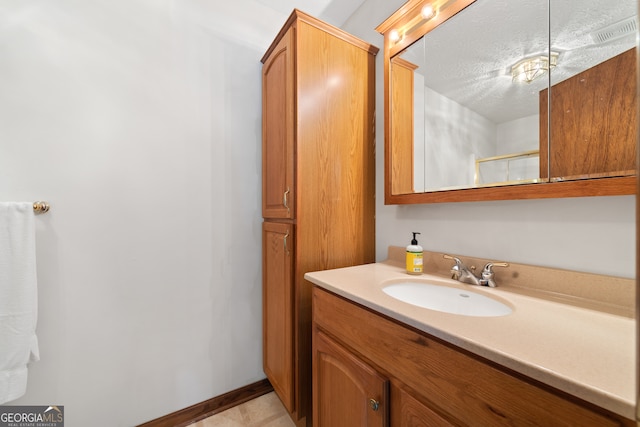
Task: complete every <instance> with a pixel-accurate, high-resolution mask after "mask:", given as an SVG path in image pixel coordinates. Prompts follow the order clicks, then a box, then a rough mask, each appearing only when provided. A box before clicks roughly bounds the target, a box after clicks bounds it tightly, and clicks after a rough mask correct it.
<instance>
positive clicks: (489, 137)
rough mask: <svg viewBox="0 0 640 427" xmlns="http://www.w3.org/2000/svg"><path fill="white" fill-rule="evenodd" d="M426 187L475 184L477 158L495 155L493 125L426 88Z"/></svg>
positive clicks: (432, 188) (439, 187) (456, 186)
mask: <svg viewBox="0 0 640 427" xmlns="http://www.w3.org/2000/svg"><path fill="white" fill-rule="evenodd" d="M424 93H425V108H424V110H425V120H424V125H425V138H424V142H425V148H424V151H425V179H424V182H425V188H426V189H427V190H434V189H441V188H468V187H472V186H473V185H474V181H475V179H474V178H475V170H476V159H477V158H484V157H491V156H495V155H496V135H497V134H496V132H497V130H496V128H497V127H496V125H495V123H493V122H491V121H490V120H488V119H487V118H485V117H483V116H481V115H480V114H478V113H476V112H474V111H472V110H470V109H469V108H467V107H465V106H464V105H461V104H459V103H457V102H455V101H453V100H451V99H449V98H447V97H446V96H443V95H442V94H440V93H438V92H436V91H434V90H433V89H431V88H429V87H427V86H425V87H424Z"/></svg>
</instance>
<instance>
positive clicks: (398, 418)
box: [391, 384, 454, 427]
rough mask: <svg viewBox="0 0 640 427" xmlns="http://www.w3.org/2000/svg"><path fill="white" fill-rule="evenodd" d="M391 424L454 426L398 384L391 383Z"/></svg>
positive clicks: (409, 426) (415, 426) (431, 426)
mask: <svg viewBox="0 0 640 427" xmlns="http://www.w3.org/2000/svg"><path fill="white" fill-rule="evenodd" d="M391 425H392V426H393V427H454V425H453V424H451V423H450V422H449V421H447V420H445V419H444V418H442V417H441V416H440V415H438V414H437V413H436V412H434V411H433V410H432V409H431V408H429V407H428V406H426V405H424V404H422V403H421V402H420V401H418V400H417V399H416V398H415V397H413V396H412V395H411V394H410V393H408V392H406V391H404V390H403V389H402V388H400V387H399V386H398V385H395V384H392V385H391Z"/></svg>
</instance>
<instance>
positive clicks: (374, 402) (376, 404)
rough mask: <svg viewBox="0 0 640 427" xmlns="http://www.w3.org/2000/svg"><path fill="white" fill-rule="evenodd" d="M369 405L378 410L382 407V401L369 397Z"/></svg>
mask: <svg viewBox="0 0 640 427" xmlns="http://www.w3.org/2000/svg"><path fill="white" fill-rule="evenodd" d="M369 406H371V409H373V410H374V411H377V410H378V408H380V402H378V401H377V400H375V399H369Z"/></svg>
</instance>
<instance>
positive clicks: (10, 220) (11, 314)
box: [0, 203, 40, 404]
mask: <svg viewBox="0 0 640 427" xmlns="http://www.w3.org/2000/svg"><path fill="white" fill-rule="evenodd" d="M37 316H38V296H37V282H36V244H35V220H34V213H33V204H32V203H0V404H2V403H5V402H9V401H11V400H15V399H17V398H19V397H20V396H22V395H23V394H24V393H25V392H26V391H27V364H28V363H29V362H30V361H37V360H39V359H40V356H39V351H38V338H37V337H36V320H37Z"/></svg>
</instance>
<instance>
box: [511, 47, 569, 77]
mask: <svg viewBox="0 0 640 427" xmlns="http://www.w3.org/2000/svg"><path fill="white" fill-rule="evenodd" d="M558 55H559V54H558V53H557V52H551V53H550V54H549V55H547V54H539V55H534V56H529V57H527V58H524V59H521V60H520V61H518V62H516V63H515V64H514V65H513V66H512V67H511V78H512V80H511V81H512V82H513V83H531V82H532V81H534V80H535V79H537V78H539V77H542V76H544V75H545V74H547V73H548V72H549V70H551V69H552V68H554V67H555V66H556V65H557V64H558Z"/></svg>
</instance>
